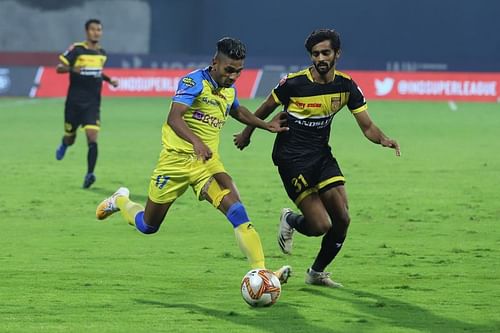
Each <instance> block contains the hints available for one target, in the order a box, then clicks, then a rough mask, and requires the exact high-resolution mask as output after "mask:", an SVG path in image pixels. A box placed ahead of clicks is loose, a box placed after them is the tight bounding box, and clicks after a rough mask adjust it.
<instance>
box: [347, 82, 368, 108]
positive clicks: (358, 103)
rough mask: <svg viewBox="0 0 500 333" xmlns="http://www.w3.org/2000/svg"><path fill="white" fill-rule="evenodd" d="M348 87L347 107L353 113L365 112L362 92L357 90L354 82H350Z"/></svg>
mask: <svg viewBox="0 0 500 333" xmlns="http://www.w3.org/2000/svg"><path fill="white" fill-rule="evenodd" d="M349 85H350V87H349V100H348V101H347V107H348V108H349V110H351V112H353V113H355V112H356V111H363V110H365V109H366V108H365V107H364V106H365V105H366V100H365V96H364V95H363V92H362V91H361V89H359V87H358V85H357V84H356V82H354V80H350V81H349ZM361 108H362V109H361ZM360 109H361V110H360Z"/></svg>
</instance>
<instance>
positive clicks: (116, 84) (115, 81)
mask: <svg viewBox="0 0 500 333" xmlns="http://www.w3.org/2000/svg"><path fill="white" fill-rule="evenodd" d="M109 84H110V85H112V86H113V87H115V88H116V87H118V80H115V79H111V81H109Z"/></svg>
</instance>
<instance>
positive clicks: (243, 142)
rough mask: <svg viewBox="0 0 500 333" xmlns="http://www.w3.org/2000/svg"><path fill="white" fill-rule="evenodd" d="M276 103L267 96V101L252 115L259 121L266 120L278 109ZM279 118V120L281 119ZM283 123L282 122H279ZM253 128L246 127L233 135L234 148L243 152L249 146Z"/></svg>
mask: <svg viewBox="0 0 500 333" xmlns="http://www.w3.org/2000/svg"><path fill="white" fill-rule="evenodd" d="M278 105H279V104H278V103H276V102H275V100H274V98H273V96H272V95H269V96H268V97H267V99H266V100H265V101H264V103H262V104H261V105H260V106H259V108H258V109H257V111H255V113H254V115H255V116H256V117H257V118H259V119H266V118H267V117H268V116H269V115H270V114H271V113H273V111H274V110H275V109H276V108H277V107H278ZM281 117H283V116H280V119H282V118H281ZM281 123H283V122H281ZM254 130H255V126H251V125H247V126H246V127H245V128H244V129H243V131H242V132H241V133H238V134H234V135H233V142H234V144H235V145H236V147H237V148H238V149H240V150H243V149H244V148H245V147H246V146H248V145H249V144H250V138H251V136H252V133H253V131H254Z"/></svg>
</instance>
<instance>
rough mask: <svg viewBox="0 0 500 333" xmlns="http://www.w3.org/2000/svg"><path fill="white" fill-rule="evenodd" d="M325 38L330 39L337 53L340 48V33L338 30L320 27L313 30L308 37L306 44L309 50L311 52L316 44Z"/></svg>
mask: <svg viewBox="0 0 500 333" xmlns="http://www.w3.org/2000/svg"><path fill="white" fill-rule="evenodd" d="M325 40H329V41H330V43H331V44H332V48H333V50H334V51H335V53H337V52H338V51H339V50H340V35H339V33H338V32H337V31H335V30H333V29H318V30H314V31H313V32H311V34H310V35H309V36H308V37H307V39H306V42H305V44H304V46H305V47H306V50H307V52H309V53H311V51H312V48H313V46H314V45H316V44H318V43H321V42H323V41H325Z"/></svg>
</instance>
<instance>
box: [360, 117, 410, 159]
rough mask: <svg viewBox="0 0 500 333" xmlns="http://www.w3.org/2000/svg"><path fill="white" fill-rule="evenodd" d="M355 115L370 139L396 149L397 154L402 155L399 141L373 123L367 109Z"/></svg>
mask: <svg viewBox="0 0 500 333" xmlns="http://www.w3.org/2000/svg"><path fill="white" fill-rule="evenodd" d="M354 117H355V118H356V121H357V122H358V125H359V128H361V131H363V134H364V135H365V136H366V138H367V139H368V140H370V141H371V142H373V143H377V144H380V145H382V146H383V147H388V148H392V149H394V150H395V151H396V156H401V151H400V149H399V144H398V143H397V141H396V140H393V139H390V138H388V137H387V136H386V135H385V134H384V133H383V132H382V130H380V128H378V127H377V126H376V125H375V124H374V123H373V121H372V120H371V118H370V115H369V114H368V112H367V111H363V112H359V113H356V114H355V115H354Z"/></svg>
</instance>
